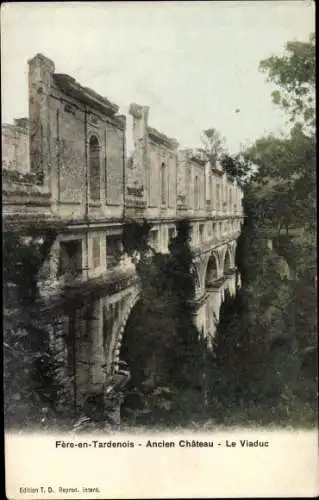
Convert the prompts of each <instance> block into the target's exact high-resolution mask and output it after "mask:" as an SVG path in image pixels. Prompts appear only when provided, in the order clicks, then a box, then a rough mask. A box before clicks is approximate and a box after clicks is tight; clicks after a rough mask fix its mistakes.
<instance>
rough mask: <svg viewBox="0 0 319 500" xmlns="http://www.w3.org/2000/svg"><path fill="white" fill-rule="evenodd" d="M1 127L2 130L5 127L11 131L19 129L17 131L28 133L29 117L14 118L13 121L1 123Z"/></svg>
mask: <svg viewBox="0 0 319 500" xmlns="http://www.w3.org/2000/svg"><path fill="white" fill-rule="evenodd" d="M1 129H2V130H3V131H4V130H5V129H10V130H12V131H14V132H15V131H16V130H17V129H19V132H24V133H25V134H28V132H29V119H28V118H14V119H13V123H2V124H1Z"/></svg>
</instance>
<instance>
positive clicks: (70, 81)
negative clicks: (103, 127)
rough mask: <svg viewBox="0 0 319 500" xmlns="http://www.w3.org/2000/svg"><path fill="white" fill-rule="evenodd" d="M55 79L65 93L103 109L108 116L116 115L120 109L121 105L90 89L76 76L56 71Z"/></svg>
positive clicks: (93, 106)
mask: <svg viewBox="0 0 319 500" xmlns="http://www.w3.org/2000/svg"><path fill="white" fill-rule="evenodd" d="M53 80H54V82H55V84H56V85H57V86H58V87H59V88H60V89H61V90H62V92H63V93H64V94H67V95H69V96H70V97H73V98H75V99H77V100H79V101H81V102H83V103H84V104H88V105H89V106H91V107H92V108H96V109H97V110H100V111H102V112H103V113H105V114H106V115H108V116H114V115H115V114H116V113H117V112H118V111H119V106H117V104H114V103H112V102H111V101H109V100H108V99H107V98H106V97H102V96H101V95H100V94H98V93H97V92H95V91H94V90H92V89H90V88H89V87H83V86H82V85H80V83H78V82H77V81H76V80H75V78H73V77H72V76H70V75H67V74H64V73H54V74H53Z"/></svg>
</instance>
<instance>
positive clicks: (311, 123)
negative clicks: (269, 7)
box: [260, 33, 316, 131]
mask: <svg viewBox="0 0 319 500" xmlns="http://www.w3.org/2000/svg"><path fill="white" fill-rule="evenodd" d="M260 69H261V70H262V71H264V72H267V73H268V79H269V81H271V82H273V83H274V84H275V85H276V86H277V87H278V88H277V89H276V90H274V91H273V93H272V98H273V102H274V103H275V104H278V105H279V106H281V107H282V108H283V109H284V110H286V111H287V112H288V113H289V115H290V121H291V122H295V121H297V120H301V122H302V123H303V124H304V125H305V126H306V127H309V129H310V131H313V130H314V127H315V79H316V77H315V75H316V63H315V35H314V33H312V34H311V35H310V36H309V40H308V41H307V42H300V41H290V42H287V44H286V46H285V52H284V54H283V55H282V56H276V55H272V56H271V57H269V58H267V59H264V60H263V61H261V63H260Z"/></svg>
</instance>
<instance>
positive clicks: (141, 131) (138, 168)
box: [125, 104, 178, 218]
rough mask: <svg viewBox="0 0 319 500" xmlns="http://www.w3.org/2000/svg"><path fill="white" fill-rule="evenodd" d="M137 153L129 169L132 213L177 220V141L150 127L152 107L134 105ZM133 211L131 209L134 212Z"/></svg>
mask: <svg viewBox="0 0 319 500" xmlns="http://www.w3.org/2000/svg"><path fill="white" fill-rule="evenodd" d="M130 114H131V115H132V116H133V141H134V151H133V155H132V159H131V160H130V162H129V163H128V166H127V174H126V181H127V191H126V196H125V198H126V204H127V208H128V209H129V212H128V213H130V214H131V213H132V214H134V209H136V210H139V209H140V211H141V209H142V211H143V216H144V217H146V218H154V217H155V218H158V217H159V218H165V217H174V216H175V214H176V202H177V146H178V144H177V142H176V141H174V140H173V139H170V138H168V137H166V136H165V135H164V134H162V133H160V132H158V131H157V130H155V129H152V128H151V127H149V125H148V114H149V108H148V107H146V106H144V107H143V106H140V105H137V104H132V105H131V107H130ZM130 209H131V210H130Z"/></svg>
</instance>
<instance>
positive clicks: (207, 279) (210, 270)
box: [204, 252, 219, 289]
mask: <svg viewBox="0 0 319 500" xmlns="http://www.w3.org/2000/svg"><path fill="white" fill-rule="evenodd" d="M218 277H219V262H218V257H217V256H216V254H215V253H214V252H212V253H211V254H210V256H209V259H208V262H207V266H206V269H205V273H204V285H205V289H206V288H207V287H208V286H209V285H210V284H212V283H213V282H214V281H215V280H216V279H218Z"/></svg>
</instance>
